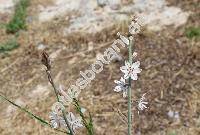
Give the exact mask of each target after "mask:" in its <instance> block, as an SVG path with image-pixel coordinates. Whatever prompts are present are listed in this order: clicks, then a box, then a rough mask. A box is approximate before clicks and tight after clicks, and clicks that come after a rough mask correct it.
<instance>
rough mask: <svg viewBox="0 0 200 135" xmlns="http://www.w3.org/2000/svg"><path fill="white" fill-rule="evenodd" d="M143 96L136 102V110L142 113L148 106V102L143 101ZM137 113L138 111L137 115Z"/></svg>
mask: <svg viewBox="0 0 200 135" xmlns="http://www.w3.org/2000/svg"><path fill="white" fill-rule="evenodd" d="M145 95H146V93H145V94H143V95H142V97H141V98H140V100H139V101H138V110H139V111H142V110H144V109H147V108H148V107H147V106H146V105H147V104H148V102H146V101H144V100H145V97H144V96H145ZM139 111H138V114H139Z"/></svg>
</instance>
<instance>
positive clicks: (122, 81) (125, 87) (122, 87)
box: [114, 77, 128, 97]
mask: <svg viewBox="0 0 200 135" xmlns="http://www.w3.org/2000/svg"><path fill="white" fill-rule="evenodd" d="M114 82H115V83H116V84H117V86H115V88H114V91H116V92H120V91H122V92H123V97H126V96H127V90H128V85H127V84H126V82H125V79H124V78H122V77H121V79H120V81H118V80H115V81H114Z"/></svg>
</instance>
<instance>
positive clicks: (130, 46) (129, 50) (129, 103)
mask: <svg viewBox="0 0 200 135" xmlns="http://www.w3.org/2000/svg"><path fill="white" fill-rule="evenodd" d="M132 45H133V39H132V38H130V44H129V48H128V52H129V63H130V64H132ZM128 81H129V88H128V135H131V127H132V113H131V77H129V79H128Z"/></svg>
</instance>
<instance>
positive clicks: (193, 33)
mask: <svg viewBox="0 0 200 135" xmlns="http://www.w3.org/2000/svg"><path fill="white" fill-rule="evenodd" d="M185 34H186V36H187V37H188V38H190V39H191V38H200V27H190V28H188V29H186V32H185Z"/></svg>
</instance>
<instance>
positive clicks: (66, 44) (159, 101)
mask: <svg viewBox="0 0 200 135" xmlns="http://www.w3.org/2000/svg"><path fill="white" fill-rule="evenodd" d="M133 15H137V16H141V17H142V18H144V20H145V26H144V27H143V28H142V29H141V32H140V34H138V35H137V36H135V44H134V51H136V52H137V53H138V56H137V58H136V60H139V61H141V68H142V69H143V71H142V73H141V74H140V76H139V79H138V80H137V81H134V82H133V89H132V91H133V92H132V96H133V99H134V100H136V99H138V98H140V97H141V95H142V94H144V93H145V92H148V94H147V100H148V102H149V108H148V109H147V110H146V111H144V112H141V113H140V115H139V116H138V114H137V109H136V108H133V112H134V121H133V129H134V134H135V135H199V134H200V1H199V0H30V1H28V0H0V86H1V88H0V92H1V93H2V94H3V95H5V96H7V97H8V98H9V99H11V100H12V101H14V102H16V103H17V104H19V105H21V106H23V107H26V108H28V109H29V110H30V111H32V112H33V113H34V114H36V115H39V116H41V117H43V118H45V119H46V120H49V118H48V115H49V112H50V111H51V106H52V105H53V103H54V102H55V101H56V99H55V97H54V93H53V89H52V87H51V85H50V84H49V83H48V80H47V76H46V74H45V68H44V67H43V65H42V64H41V62H40V59H41V58H40V54H41V52H42V50H46V51H47V52H48V53H49V55H50V58H51V60H52V70H53V76H54V79H55V82H56V84H57V85H59V84H62V85H64V86H65V87H66V89H67V88H68V87H69V86H70V85H71V84H73V83H74V82H75V81H76V79H77V78H79V77H80V75H79V72H80V71H85V70H86V69H88V68H89V67H90V65H91V64H92V63H94V62H95V61H96V56H98V55H99V54H103V52H104V51H105V50H106V49H107V48H108V47H110V45H111V44H112V42H113V41H114V40H115V39H117V38H118V36H117V32H120V33H121V34H123V35H127V34H128V26H129V24H130V21H131V16H133ZM120 55H121V56H122V58H123V59H121V60H116V61H114V62H112V63H111V64H109V65H105V66H104V70H103V71H102V72H101V73H99V74H97V75H96V78H95V80H93V81H92V83H91V84H90V85H89V86H88V87H86V88H85V89H84V90H82V92H81V94H80V95H79V100H80V103H81V105H82V106H83V107H84V108H86V109H87V112H91V114H92V116H93V120H94V127H95V134H97V135H126V134H127V125H126V124H125V123H124V122H123V121H122V120H121V117H120V116H119V113H118V112H119V110H120V112H121V113H122V114H124V115H126V114H127V100H126V99H124V98H122V95H121V94H119V93H115V92H114V91H113V88H114V86H115V84H114V82H113V81H114V80H116V79H119V78H120V76H121V72H120V70H119V68H120V66H122V65H123V64H124V60H126V59H127V56H128V54H127V50H126V49H125V48H122V49H121V52H120ZM133 106H136V104H133ZM0 110H1V111H0V118H1V119H0V134H1V135H10V134H14V135H49V134H62V133H56V132H55V131H54V130H52V129H50V128H48V127H45V126H43V125H41V124H40V123H39V122H38V121H36V120H33V119H31V118H29V117H28V115H27V114H25V113H23V112H21V111H19V110H18V109H17V108H15V107H13V106H12V105H10V104H9V103H7V102H6V101H3V100H1V99H0ZM78 134H80V135H84V134H86V133H85V131H84V130H79V132H78Z"/></svg>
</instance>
